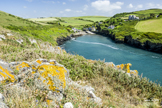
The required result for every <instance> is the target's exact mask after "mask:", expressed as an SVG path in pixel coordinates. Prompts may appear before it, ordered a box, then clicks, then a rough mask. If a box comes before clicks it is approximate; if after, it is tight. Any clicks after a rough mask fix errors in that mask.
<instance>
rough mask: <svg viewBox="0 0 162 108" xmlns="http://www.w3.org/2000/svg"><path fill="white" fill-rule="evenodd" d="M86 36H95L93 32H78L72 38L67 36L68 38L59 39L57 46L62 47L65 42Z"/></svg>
mask: <svg viewBox="0 0 162 108" xmlns="http://www.w3.org/2000/svg"><path fill="white" fill-rule="evenodd" d="M86 34H93V33H92V32H85V31H81V32H77V33H73V34H71V35H70V36H66V37H61V38H57V44H58V46H60V45H62V44H63V43H64V42H65V41H68V40H70V39H72V38H75V37H79V36H83V35H86Z"/></svg>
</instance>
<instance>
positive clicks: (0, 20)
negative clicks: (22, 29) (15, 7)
mask: <svg viewBox="0 0 162 108" xmlns="http://www.w3.org/2000/svg"><path fill="white" fill-rule="evenodd" d="M9 25H17V26H29V25H37V24H36V23H34V22H32V21H29V20H27V19H23V18H20V17H17V16H14V15H11V14H8V13H5V12H3V11H0V26H9Z"/></svg>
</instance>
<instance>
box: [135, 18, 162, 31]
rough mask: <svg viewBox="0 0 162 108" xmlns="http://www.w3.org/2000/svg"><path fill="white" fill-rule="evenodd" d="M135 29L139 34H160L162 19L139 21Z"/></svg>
mask: <svg viewBox="0 0 162 108" xmlns="http://www.w3.org/2000/svg"><path fill="white" fill-rule="evenodd" d="M135 29H137V30H138V31H140V32H156V33H162V19H151V20H146V21H140V22H138V23H137V25H136V26H135Z"/></svg>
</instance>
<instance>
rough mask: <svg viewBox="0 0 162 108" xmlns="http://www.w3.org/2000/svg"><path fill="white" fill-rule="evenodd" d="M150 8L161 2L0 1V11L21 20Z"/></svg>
mask: <svg viewBox="0 0 162 108" xmlns="http://www.w3.org/2000/svg"><path fill="white" fill-rule="evenodd" d="M150 8H160V9H162V0H0V10H1V11H4V12H7V13H10V14H13V15H16V16H20V17H23V18H37V17H74V16H92V15H102V16H113V15H114V14H116V13H121V12H132V11H137V10H144V9H150Z"/></svg>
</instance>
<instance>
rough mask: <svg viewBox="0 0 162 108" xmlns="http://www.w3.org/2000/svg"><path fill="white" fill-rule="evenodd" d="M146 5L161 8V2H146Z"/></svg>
mask: <svg viewBox="0 0 162 108" xmlns="http://www.w3.org/2000/svg"><path fill="white" fill-rule="evenodd" d="M146 5H147V7H148V8H161V9H162V4H154V3H147V4H146Z"/></svg>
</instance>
